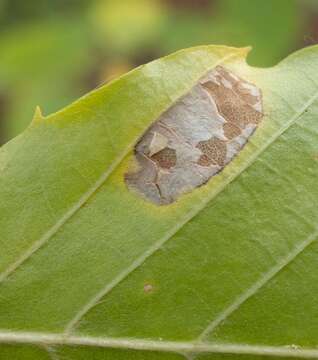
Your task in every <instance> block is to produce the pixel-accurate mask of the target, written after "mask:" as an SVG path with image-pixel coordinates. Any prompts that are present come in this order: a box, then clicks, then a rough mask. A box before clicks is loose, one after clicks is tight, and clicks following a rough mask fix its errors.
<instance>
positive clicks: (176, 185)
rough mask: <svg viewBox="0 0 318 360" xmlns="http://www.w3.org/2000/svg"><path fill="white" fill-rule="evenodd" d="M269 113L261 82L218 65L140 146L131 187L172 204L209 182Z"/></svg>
mask: <svg viewBox="0 0 318 360" xmlns="http://www.w3.org/2000/svg"><path fill="white" fill-rule="evenodd" d="M262 116H263V109H262V94H261V91H260V89H258V88H257V87H256V86H255V85H253V84H251V83H249V82H247V81H245V80H243V79H241V78H239V77H238V76H236V75H235V74H233V73H232V72H230V71H228V70H226V69H225V68H224V67H221V66H218V67H216V68H215V69H214V70H212V71H211V72H209V73H208V74H207V75H206V76H205V77H204V78H202V79H201V80H200V81H199V82H198V83H197V84H196V85H195V86H194V87H193V88H192V89H191V90H190V92H189V93H187V94H186V95H185V96H183V97H182V98H181V99H179V100H178V101H177V102H176V103H175V104H173V105H172V106H171V107H170V108H169V109H168V110H167V111H166V112H165V113H164V114H162V115H161V116H160V117H159V119H158V120H157V121H156V122H155V123H154V124H153V125H152V126H151V127H150V128H149V129H148V130H147V131H146V133H145V134H144V135H143V136H142V138H141V140H140V141H139V142H138V144H137V145H136V147H135V157H136V160H137V163H138V165H139V169H138V170H137V171H135V172H134V171H131V172H129V173H128V174H126V177H125V180H126V183H127V185H128V187H129V188H130V189H134V190H136V191H137V192H138V193H140V194H142V195H143V196H144V197H145V198H147V199H148V200H150V201H152V202H153V203H155V204H158V205H162V204H169V203H172V202H174V201H175V200H176V199H177V198H178V197H179V196H180V195H181V194H183V193H185V192H189V191H191V190H193V189H195V188H196V187H199V186H201V185H203V184H204V183H206V182H207V181H208V180H209V179H210V178H211V177H212V176H214V175H216V174H217V173H218V172H220V171H221V170H222V169H223V168H224V167H225V166H226V164H228V163H229V162H230V161H231V160H232V159H233V158H234V156H236V155H237V154H238V153H239V152H240V151H241V150H242V148H243V147H244V145H245V144H246V142H247V140H248V138H249V137H250V136H251V135H252V133H253V132H254V130H255V129H256V127H257V125H258V124H259V122H260V120H261V118H262Z"/></svg>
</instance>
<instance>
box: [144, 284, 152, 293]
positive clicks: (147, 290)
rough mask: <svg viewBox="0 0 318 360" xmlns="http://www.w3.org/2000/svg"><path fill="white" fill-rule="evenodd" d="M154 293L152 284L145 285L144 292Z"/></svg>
mask: <svg viewBox="0 0 318 360" xmlns="http://www.w3.org/2000/svg"><path fill="white" fill-rule="evenodd" d="M152 291H153V286H152V285H151V284H145V285H144V292H145V293H150V292H152Z"/></svg>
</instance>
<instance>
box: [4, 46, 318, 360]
mask: <svg viewBox="0 0 318 360" xmlns="http://www.w3.org/2000/svg"><path fill="white" fill-rule="evenodd" d="M246 52H247V49H236V48H228V47H223V46H205V47H197V48H192V49H188V50H184V51H180V52H177V53H175V54H173V55H170V56H168V57H166V58H162V59H160V60H157V61H154V62H152V63H150V64H147V65H145V66H141V67H139V68H137V69H135V70H134V71H132V72H130V73H128V74H127V75H125V76H123V77H121V78H119V79H118V80H116V81H114V82H112V83H110V84H109V85H107V86H104V87H102V88H100V89H98V90H95V91H93V92H92V93H90V94H88V95H87V96H85V97H83V98H82V99H80V100H78V101H77V102H75V103H73V104H71V105H69V106H68V107H66V108H65V109H62V110H61V111H59V112H57V113H55V114H52V115H50V116H48V117H46V118H44V119H41V116H40V113H39V112H37V113H36V116H35V120H34V121H33V122H32V124H31V125H30V126H29V128H28V129H27V130H26V131H25V132H24V133H22V134H21V135H20V136H18V137H17V138H15V139H14V140H12V141H11V142H9V143H8V144H7V145H5V146H4V147H2V148H1V150H0V199H1V201H0V229H1V236H0V246H1V247H0V248H1V256H0V329H1V330H0V343H1V344H0V358H1V359H14V360H15V359H17V360H20V359H21V360H25V359H32V360H38V359H41V360H42V359H85V360H86V359H94V360H95V359H96V360H99V359H115V360H116V359H138V360H139V359H158V360H159V359H160V360H161V359H169V360H170V359H171V360H178V359H184V358H186V359H200V360H201V359H204V360H207V359H218V358H220V359H221V358H222V359H224V358H226V357H231V358H242V359H243V358H244V359H245V358H253V359H254V358H258V357H261V356H263V355H266V356H270V357H274V358H275V357H282V356H283V357H296V358H304V357H312V358H317V357H318V351H317V345H318V344H317V337H318V321H317V300H316V299H317V295H318V272H317V270H316V264H317V256H318V247H317V241H316V240H317V237H318V229H317V220H318V219H317V218H318V212H317V209H316V204H317V200H318V186H317V176H318V166H317V154H318V141H317V137H318V124H317V115H318V92H317V88H318V71H317V70H318V56H317V55H318V47H311V48H307V49H304V50H302V51H299V52H297V53H295V54H293V55H292V56H290V57H288V58H287V59H286V60H284V61H283V62H281V63H280V64H278V65H276V66H275V67H272V68H267V69H259V68H254V67H251V66H249V65H248V64H247V63H246V62H245V56H246ZM220 64H222V66H223V67H225V68H226V69H228V70H229V71H231V72H233V73H234V74H236V75H238V76H239V77H241V78H242V79H245V80H246V81H249V82H251V83H253V84H255V85H256V86H257V87H258V88H260V89H261V91H262V94H263V106H264V117H263V119H262V122H261V124H260V126H259V128H258V129H257V130H256V132H255V133H254V134H253V135H252V136H251V137H250V139H249V142H248V144H247V145H246V146H245V147H244V149H243V150H242V151H241V152H240V153H239V154H238V155H237V157H236V158H235V159H234V160H233V161H231V162H230V163H229V164H228V165H226V166H225V168H224V170H223V171H221V172H220V173H219V174H218V175H216V176H214V177H212V178H211V179H210V181H209V182H208V183H207V184H205V185H203V186H201V187H199V188H196V189H194V190H192V191H190V192H188V193H187V194H184V195H182V196H180V198H178V199H177V201H175V202H174V203H172V204H170V205H164V206H158V205H155V204H152V203H151V202H149V201H147V200H144V199H143V198H142V197H141V196H140V195H139V194H138V193H135V192H133V191H130V190H129V189H128V188H127V186H126V184H125V181H124V175H125V174H126V172H127V171H128V169H129V168H130V166H132V163H133V150H134V145H135V144H136V142H137V141H138V139H139V138H140V137H141V136H142V134H143V133H144V132H145V131H146V130H147V128H148V127H149V125H150V124H151V123H153V122H154V121H155V120H157V119H158V117H159V116H160V115H161V114H162V113H163V112H165V111H166V110H167V109H169V108H170V107H171V106H172V105H173V104H174V103H175V102H176V101H177V100H178V99H180V97H182V96H183V95H184V94H187V93H188V92H189V91H190V89H191V88H192V87H193V86H194V85H195V84H196V83H197V82H198V80H199V79H200V78H202V77H203V76H205V75H206V73H207V72H208V71H209V70H211V69H213V68H214V67H216V66H217V65H220Z"/></svg>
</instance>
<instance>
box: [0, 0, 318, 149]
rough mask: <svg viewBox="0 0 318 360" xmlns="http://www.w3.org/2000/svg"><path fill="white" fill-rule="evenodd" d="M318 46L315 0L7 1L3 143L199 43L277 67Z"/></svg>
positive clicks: (1, 32)
mask: <svg viewBox="0 0 318 360" xmlns="http://www.w3.org/2000/svg"><path fill="white" fill-rule="evenodd" d="M317 42H318V0H28V1H27V0H0V144H3V143H4V142H6V141H8V140H9V139H10V138H12V137H13V136H15V135H17V134H18V133H20V132H21V131H22V130H23V129H24V128H26V127H27V126H28V124H29V123H30V121H31V119H32V116H33V113H34V109H35V107H36V105H40V106H41V108H42V111H43V113H44V114H45V115H47V114H49V113H51V112H54V111H56V110H58V109H60V108H61V107H63V106H65V105H67V104H68V103H70V102H71V101H73V100H75V99H77V98H78V97H80V96H81V95H83V94H85V93H86V92H88V91H89V90H92V89H94V88H95V87H96V86H98V85H100V84H102V83H106V82H107V81H109V80H111V79H113V78H115V77H116V76H118V75H120V74H122V73H124V72H127V71H128V70H130V69H131V68H133V67H135V66H137V65H140V64H143V63H146V62H148V61H150V60H153V59H155V58H158V57H160V56H163V55H166V54H168V53H170V52H173V51H176V50H178V49H181V48H184V47H189V46H195V45H200V44H226V45H233V46H246V45H252V46H253V51H252V52H251V54H250V55H249V58H248V62H249V63H250V64H252V65H255V66H270V65H273V64H275V63H277V62H278V61H279V60H281V59H282V58H284V57H285V56H286V55H288V54H289V53H291V52H293V51H294V50H296V49H299V48H302V47H304V46H308V45H312V44H315V43H317Z"/></svg>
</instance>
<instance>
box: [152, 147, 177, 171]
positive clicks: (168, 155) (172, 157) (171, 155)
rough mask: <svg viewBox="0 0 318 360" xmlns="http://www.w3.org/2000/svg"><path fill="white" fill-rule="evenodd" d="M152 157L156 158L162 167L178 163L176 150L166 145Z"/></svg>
mask: <svg viewBox="0 0 318 360" xmlns="http://www.w3.org/2000/svg"><path fill="white" fill-rule="evenodd" d="M150 159H152V160H154V161H155V162H156V163H157V164H158V165H159V166H160V167H161V168H163V169H170V168H172V167H174V166H175V165H176V163H177V157H176V150H175V149H171V148H168V147H166V148H164V149H162V150H160V151H158V152H157V153H156V154H154V155H152V156H151V157H150Z"/></svg>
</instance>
